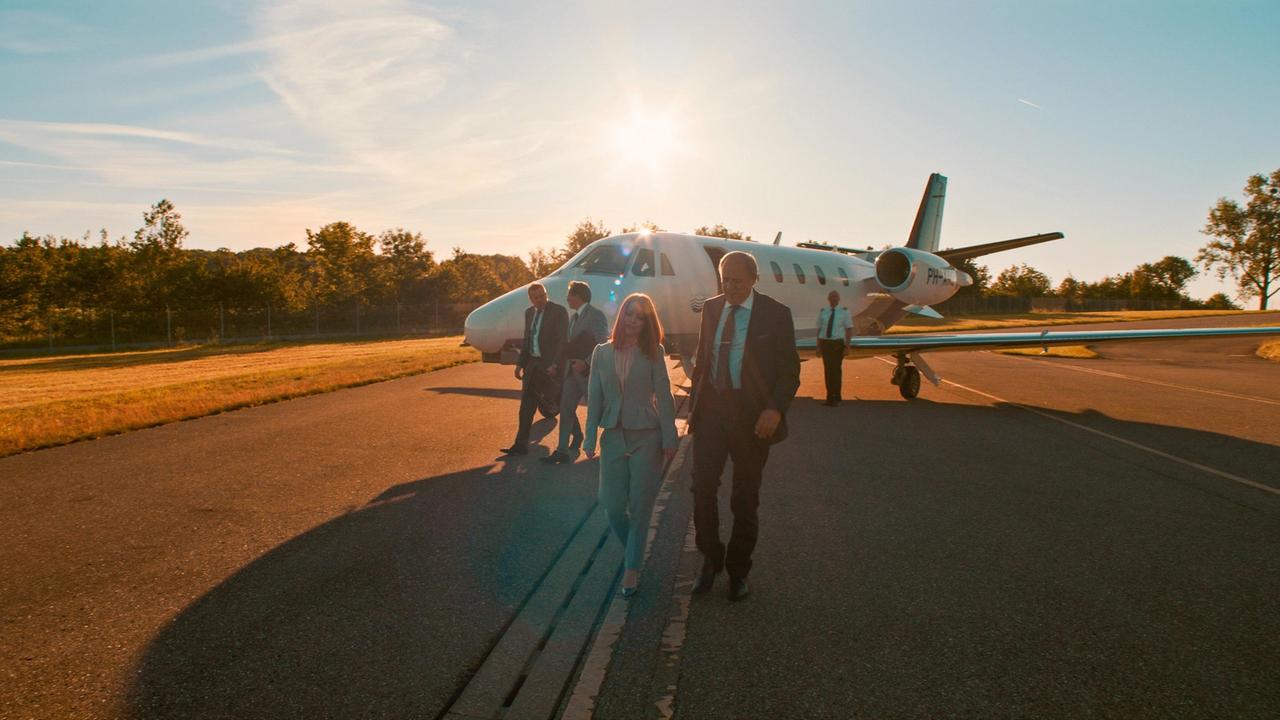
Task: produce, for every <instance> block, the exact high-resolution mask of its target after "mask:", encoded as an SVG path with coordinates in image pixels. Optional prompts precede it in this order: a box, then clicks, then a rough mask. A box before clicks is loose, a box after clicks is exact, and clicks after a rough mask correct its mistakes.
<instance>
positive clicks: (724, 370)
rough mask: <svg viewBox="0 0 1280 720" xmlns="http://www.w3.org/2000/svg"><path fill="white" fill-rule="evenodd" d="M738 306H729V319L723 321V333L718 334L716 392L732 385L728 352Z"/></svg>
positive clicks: (735, 324)
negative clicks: (718, 353)
mask: <svg viewBox="0 0 1280 720" xmlns="http://www.w3.org/2000/svg"><path fill="white" fill-rule="evenodd" d="M737 314H738V306H737V305H730V306H729V319H728V320H725V321H724V331H723V332H722V333H720V355H719V357H717V358H716V377H715V385H716V390H718V391H720V392H724V391H725V390H726V389H728V388H729V387H730V386H731V385H732V384H733V380H732V378H730V377H729V350H730V349H732V348H733V336H734V333H735V332H736V331H737V329H738V322H737Z"/></svg>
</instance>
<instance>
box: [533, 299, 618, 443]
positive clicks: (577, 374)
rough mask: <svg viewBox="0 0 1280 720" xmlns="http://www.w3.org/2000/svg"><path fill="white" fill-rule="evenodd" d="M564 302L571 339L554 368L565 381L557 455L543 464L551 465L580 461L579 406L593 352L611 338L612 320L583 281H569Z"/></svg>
mask: <svg viewBox="0 0 1280 720" xmlns="http://www.w3.org/2000/svg"><path fill="white" fill-rule="evenodd" d="M565 302H567V303H568V304H569V340H568V342H566V343H565V344H564V347H562V348H561V349H560V358H559V360H557V361H556V365H555V367H554V368H553V369H554V370H555V371H556V372H557V373H559V376H560V377H562V378H564V384H563V386H562V388H561V390H560V441H559V442H558V443H557V444H556V449H555V452H553V453H551V454H550V455H548V456H546V457H544V458H542V462H544V463H549V464H559V463H571V462H573V461H574V460H577V459H578V453H579V452H580V449H581V447H582V425H581V424H580V423H579V422H578V405H579V403H581V402H582V398H584V397H586V396H587V378H588V373H589V372H590V370H591V353H592V352H593V351H595V349H596V345H599V344H600V343H602V342H604V341H606V340H608V339H609V321H608V320H607V319H606V318H605V316H604V312H603V311H602V310H600V309H599V308H597V307H596V306H594V305H592V304H591V286H590V285H588V284H586V283H584V282H582V281H581V280H574V281H572V282H570V283H569V294H568V296H567V297H566V298H565Z"/></svg>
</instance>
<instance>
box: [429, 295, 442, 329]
mask: <svg viewBox="0 0 1280 720" xmlns="http://www.w3.org/2000/svg"><path fill="white" fill-rule="evenodd" d="M435 306H436V321H435V324H434V325H433V326H432V327H431V331H432V332H440V301H439V300H437V301H436V302H435Z"/></svg>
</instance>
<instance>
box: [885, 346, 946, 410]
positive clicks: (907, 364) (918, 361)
mask: <svg viewBox="0 0 1280 720" xmlns="http://www.w3.org/2000/svg"><path fill="white" fill-rule="evenodd" d="M897 358H898V365H897V367H895V368H894V369H893V379H892V380H891V381H890V382H892V383H893V384H894V385H897V386H898V394H899V395H901V396H902V397H904V398H906V399H907V400H914V399H915V397H916V396H917V395H919V394H920V376H921V375H924V376H925V377H927V378H929V382H931V383H933V384H934V385H935V386H936V385H938V384H939V383H940V382H942V379H941V378H939V377H938V374H937V373H935V372H934V371H933V368H931V367H929V366H928V364H926V363H925V361H924V358H922V357H920V354H919V353H900V354H899V355H897Z"/></svg>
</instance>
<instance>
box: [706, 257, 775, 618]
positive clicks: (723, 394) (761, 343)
mask: <svg viewBox="0 0 1280 720" xmlns="http://www.w3.org/2000/svg"><path fill="white" fill-rule="evenodd" d="M720 277H721V281H722V284H723V287H724V294H723V295H718V296H716V297H713V298H711V299H710V300H707V302H706V304H705V305H703V308H702V330H701V334H700V335H699V337H698V353H697V356H696V360H695V364H694V380H693V386H694V408H693V416H692V418H691V427H692V429H693V498H694V510H693V522H694V529H695V532H696V539H697V544H698V551H699V552H701V553H702V570H701V572H700V573H699V574H698V579H697V581H696V582H695V583H694V586H693V593H694V594H695V595H698V594H702V593H705V592H707V591H708V590H710V589H711V586H712V584H713V583H714V582H715V576H716V574H717V573H719V572H720V571H721V570H727V571H728V572H729V599H731V600H741V599H743V598H745V597H746V596H747V594H748V593H749V592H750V590H749V588H748V586H747V573H749V572H750V571H751V552H752V551H753V550H754V549H755V545H756V535H757V532H758V529H759V522H758V519H757V515H756V510H757V508H758V507H759V504H760V481H761V477H762V474H763V471H764V464H765V461H767V460H768V459H769V446H770V445H772V444H773V443H776V442H780V441H782V440H783V439H785V438H786V436H787V420H786V412H787V408H788V407H789V406H790V405H791V400H792V399H793V398H794V397H795V394H796V390H797V389H798V388H799V387H800V356H799V355H798V354H797V353H796V339H795V323H794V322H793V321H792V318H791V310H790V309H789V308H788V307H787V306H785V305H783V304H782V303H780V302H778V301H777V300H774V299H773V298H771V297H769V296H768V295H762V294H760V293H758V292H755V289H754V288H755V283H756V280H757V279H758V274H757V270H756V261H755V258H753V257H752V256H751V255H749V254H748V253H745V252H731V253H728V254H726V255H725V256H724V257H722V258H721V259H720ZM730 458H732V460H733V491H732V494H731V496H730V501H729V506H730V508H731V509H732V510H733V532H732V534H731V535H730V538H729V544H728V546H727V547H726V546H725V544H724V543H722V542H721V540H720V515H719V508H718V506H717V500H716V493H717V490H718V489H719V487H720V475H721V474H722V473H723V471H724V465H725V461H726V460H728V459H730Z"/></svg>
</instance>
